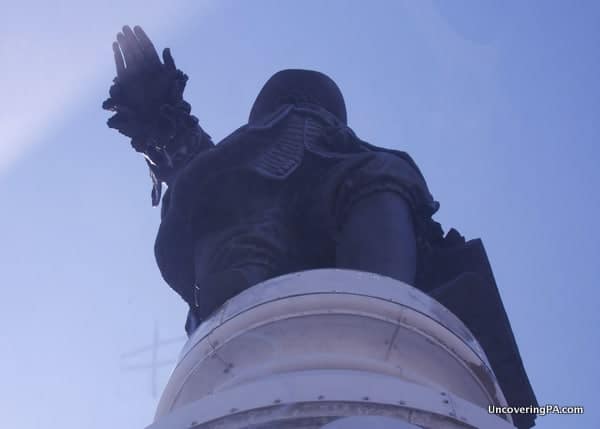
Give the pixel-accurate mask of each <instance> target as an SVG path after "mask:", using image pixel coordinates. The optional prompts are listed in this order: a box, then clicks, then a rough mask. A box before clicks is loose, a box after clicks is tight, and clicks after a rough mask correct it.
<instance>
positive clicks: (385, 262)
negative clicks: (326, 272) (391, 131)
mask: <svg viewBox="0 0 600 429" xmlns="http://www.w3.org/2000/svg"><path fill="white" fill-rule="evenodd" d="M329 176H330V177H329V181H328V182H329V183H328V184H327V185H326V187H325V195H326V197H325V198H326V199H327V200H329V201H330V202H332V204H330V207H332V209H333V210H332V219H333V221H332V223H333V225H334V240H335V243H336V266H338V267H341V268H349V269H356V270H362V271H369V272H374V273H378V274H382V275H385V276H389V277H392V278H395V279H398V280H401V281H404V282H407V283H409V284H412V285H414V284H415V276H416V271H417V257H418V246H417V243H418V242H419V240H422V239H423V236H422V231H421V230H420V228H419V227H418V225H421V224H422V222H421V221H422V220H423V217H424V216H427V214H426V213H427V210H428V207H429V205H431V204H433V199H432V198H431V195H430V194H429V192H428V190H427V186H426V184H425V182H424V181H423V179H422V177H421V176H420V175H419V173H418V172H417V171H416V170H415V168H414V167H413V166H412V165H411V164H410V163H408V162H407V161H406V160H404V159H403V158H401V157H398V156H396V155H393V154H389V153H380V152H378V153H366V154H360V155H357V156H356V157H351V158H348V159H347V160H344V161H342V162H340V163H339V164H338V165H336V167H335V168H334V169H332V170H331V171H330V172H329Z"/></svg>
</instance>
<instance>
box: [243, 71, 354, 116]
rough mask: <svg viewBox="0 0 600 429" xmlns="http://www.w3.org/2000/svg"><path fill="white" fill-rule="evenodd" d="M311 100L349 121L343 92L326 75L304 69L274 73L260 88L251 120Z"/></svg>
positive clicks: (251, 113)
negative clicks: (284, 106)
mask: <svg viewBox="0 0 600 429" xmlns="http://www.w3.org/2000/svg"><path fill="white" fill-rule="evenodd" d="M297 103H312V104H316V105H318V106H320V107H322V108H324V109H325V110H327V111H329V112H330V113H332V114H333V115H334V116H336V117H337V118H338V119H339V120H340V121H341V122H343V123H344V124H346V122H347V118H346V104H345V103H344V97H343V95H342V92H341V91H340V89H339V88H338V86H337V85H336V83H335V82H334V81H333V80H332V79H331V78H330V77H329V76H327V75H325V74H323V73H321V72H317V71H313V70H301V69H288V70H281V71H279V72H277V73H275V74H274V75H273V76H271V78H270V79H269V80H268V81H267V83H265V85H264V86H263V88H262V89H261V90H260V93H259V94H258V97H256V100H255V101H254V105H253V106H252V110H251V111H250V118H249V120H248V122H255V121H256V120H259V119H260V118H262V117H264V116H265V115H268V114H269V113H272V112H274V111H275V110H276V109H277V108H278V107H279V106H281V105H283V104H297Z"/></svg>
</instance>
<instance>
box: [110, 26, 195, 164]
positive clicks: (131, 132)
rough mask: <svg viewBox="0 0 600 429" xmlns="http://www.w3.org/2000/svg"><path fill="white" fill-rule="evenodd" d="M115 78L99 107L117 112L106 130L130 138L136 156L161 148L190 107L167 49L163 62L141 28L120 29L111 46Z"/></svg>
mask: <svg viewBox="0 0 600 429" xmlns="http://www.w3.org/2000/svg"><path fill="white" fill-rule="evenodd" d="M112 47H113V52H114V57H115V64H116V67H117V77H115V79H114V81H113V85H112V86H111V88H110V98H108V99H107V100H106V101H104V103H103V104H102V107H103V108H104V109H106V110H110V111H114V112H116V114H115V115H113V116H112V117H111V118H110V119H109V120H108V126H109V127H111V128H115V129H117V130H118V131H119V132H120V133H122V134H124V135H126V136H128V137H131V138H132V145H133V147H134V148H135V149H136V150H137V151H138V152H143V153H146V154H147V153H148V148H149V147H154V148H155V147H157V146H164V145H162V144H161V142H167V141H169V139H171V138H172V137H173V135H174V134H175V133H176V126H177V124H176V119H175V117H176V116H177V114H176V113H177V112H176V111H182V112H181V113H184V112H185V114H186V115H188V114H189V113H190V111H191V107H190V105H189V104H188V103H186V102H185V101H184V100H183V91H184V89H185V84H186V82H187V79H188V77H187V76H186V75H185V74H184V73H183V72H182V71H180V70H178V69H177V68H176V67H175V63H174V61H173V57H172V56H171V53H170V51H169V49H168V48H167V49H165V50H164V51H163V61H164V63H162V62H161V61H160V58H159V56H158V54H157V52H156V49H155V48H154V45H153V44H152V42H151V41H150V39H149V38H148V36H147V35H146V33H144V30H142V28H141V27H139V26H136V27H134V29H133V31H132V30H131V28H130V27H128V26H125V27H123V32H122V33H119V34H118V35H117V41H116V42H114V43H113V46H112Z"/></svg>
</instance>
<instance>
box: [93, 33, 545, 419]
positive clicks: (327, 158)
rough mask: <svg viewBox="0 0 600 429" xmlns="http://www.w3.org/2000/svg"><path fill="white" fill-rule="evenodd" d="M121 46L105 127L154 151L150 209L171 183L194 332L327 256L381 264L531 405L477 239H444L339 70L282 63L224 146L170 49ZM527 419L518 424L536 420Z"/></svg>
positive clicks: (426, 202)
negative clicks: (435, 308) (451, 319)
mask: <svg viewBox="0 0 600 429" xmlns="http://www.w3.org/2000/svg"><path fill="white" fill-rule="evenodd" d="M113 51H114V55H115V62H116V66H117V77H116V78H115V79H114V83H113V85H112V87H111V88H110V98H109V99H108V100H106V101H105V102H104V104H103V107H104V108H105V109H108V110H111V111H114V112H116V113H115V115H114V116H113V117H111V118H110V119H109V121H108V125H109V126H110V127H111V128H116V129H117V130H118V131H119V132H121V133H122V134H124V135H126V136H128V137H130V138H131V144H132V146H133V147H134V149H135V150H136V151H138V152H140V153H142V154H143V155H144V157H145V158H146V162H147V163H148V166H149V168H150V174H151V177H152V180H153V188H152V204H153V205H154V206H156V205H158V204H159V202H160V200H161V194H162V185H163V184H166V185H167V186H168V190H167V191H166V193H165V195H164V196H163V197H162V208H161V225H160V229H159V231H158V235H157V238H156V243H155V254H156V260H157V263H158V266H159V268H160V270H161V273H162V275H163V277H164V279H165V280H166V282H167V283H168V284H169V285H170V286H171V287H172V288H173V289H174V290H175V291H176V292H177V293H178V294H179V295H181V297H182V298H183V299H184V300H185V301H186V302H187V303H188V304H189V307H190V311H189V314H188V321H187V323H186V331H187V332H188V334H191V333H192V332H193V331H194V329H195V328H196V327H197V326H198V324H199V323H201V322H202V320H204V319H205V318H206V317H207V316H208V315H209V314H210V313H211V312H212V311H214V310H215V309H216V308H218V307H219V306H220V305H221V304H223V303H224V302H225V301H226V300H227V299H229V298H230V297H232V296H234V295H236V294H237V293H239V292H241V291H242V290H244V289H246V288H248V287H250V286H252V285H254V284H257V283H260V282H262V281H264V280H267V279H269V278H273V277H276V276H279V275H282V274H286V273H290V272H296V271H301V270H307V269H314V268H324V267H338V268H348V269H356V270H362V271H368V272H374V273H378V274H382V275H386V276H389V277H393V278H395V279H398V280H401V281H404V282H406V283H409V284H411V285H413V286H415V287H418V288H420V289H421V290H424V291H425V292H427V293H430V294H431V295H432V296H433V297H435V298H436V299H438V300H439V301H440V302H441V303H442V304H445V305H446V306H447V307H448V308H450V310H452V311H453V312H454V313H456V314H457V316H458V317H460V318H461V319H462V320H463V321H464V322H465V324H466V325H467V326H468V327H469V328H470V329H471V330H472V331H473V333H474V334H475V336H476V337H477V338H478V340H479V341H480V343H481V344H482V346H483V347H484V348H485V349H486V352H487V354H488V356H489V358H490V362H491V364H492V366H494V368H493V369H494V371H495V372H496V375H497V377H498V379H499V382H500V383H501V385H502V387H503V389H504V390H505V394H506V396H507V399H508V400H509V403H511V404H523V405H534V404H535V397H534V395H533V392H532V390H531V387H530V386H529V382H528V380H527V376H526V375H525V372H524V369H523V367H522V364H521V360H520V356H519V353H518V349H517V346H516V343H515V341H514V338H513V335H512V331H511V328H510V324H509V323H508V319H507V317H506V314H505V312H504V308H503V306H502V302H501V300H500V297H499V295H498V292H497V289H496V286H495V282H494V280H493V275H492V273H491V269H490V268H489V263H488V261H487V257H486V256H485V252H484V250H483V247H482V245H481V242H480V241H479V240H472V241H469V242H466V241H465V240H464V238H463V237H462V236H460V234H458V232H456V231H455V230H451V231H449V233H448V234H447V235H446V236H444V234H443V231H442V228H441V227H440V225H439V224H438V223H437V222H435V221H434V220H433V219H432V215H433V214H434V213H435V212H436V211H437V209H438V207H439V204H438V203H437V202H436V201H435V200H434V199H433V197H432V196H431V194H430V192H429V190H428V188H427V184H426V182H425V180H424V178H423V175H422V174H421V172H420V171H419V169H418V167H417V166H416V164H415V163H414V162H413V160H412V159H411V158H410V156H409V155H408V154H406V153H404V152H401V151H396V150H390V149H384V148H380V147H377V146H373V145H370V144H368V143H366V142H364V141H363V140H361V139H360V138H359V137H357V135H356V134H355V133H354V132H353V130H352V129H351V128H350V127H348V124H347V117H346V107H345V102H344V99H343V96H342V93H341V91H340V90H339V88H338V87H337V85H336V84H335V83H334V81H333V80H331V79H330V78H329V77H328V76H326V75H324V74H322V73H319V72H316V71H309V70H283V71H280V72H278V73H276V74H275V75H273V76H272V77H271V78H270V79H269V80H268V81H267V83H266V84H265V85H264V87H263V89H262V90H261V92H260V93H259V95H258V97H257V98H256V101H255V102H254V105H253V106H252V109H251V111H250V115H249V119H248V123H247V124H244V125H243V126H241V127H240V128H238V129H237V130H235V131H234V132H233V133H232V134H230V135H229V136H228V137H226V138H225V139H223V141H221V142H220V143H219V144H216V145H215V144H213V142H212V140H211V138H210V136H209V135H208V134H207V133H206V132H205V131H204V130H203V129H202V127H201V126H200V125H199V123H198V120H197V119H196V118H195V117H194V116H192V115H191V106H190V104H189V103H187V102H186V101H185V100H184V99H183V91H184V88H185V84H186V81H187V76H186V75H185V74H184V73H183V72H181V71H180V70H178V69H177V68H176V66H175V63H174V61H173V58H172V56H171V54H170V51H169V50H168V49H165V50H164V52H163V62H161V61H160V58H159V56H158V54H157V52H156V50H155V48H154V46H153V45H152V42H151V41H150V39H149V38H148V37H147V36H146V34H145V33H144V31H143V30H142V29H141V28H140V27H135V28H134V29H133V30H132V29H130V28H129V27H124V28H123V31H122V33H119V34H118V36H117V42H115V43H114V44H113ZM523 419H524V420H523V423H522V426H519V427H530V426H531V425H532V424H533V423H532V422H533V419H530V420H527V419H528V418H527V417H523ZM530 423H531V424H530ZM528 425H529V426H528Z"/></svg>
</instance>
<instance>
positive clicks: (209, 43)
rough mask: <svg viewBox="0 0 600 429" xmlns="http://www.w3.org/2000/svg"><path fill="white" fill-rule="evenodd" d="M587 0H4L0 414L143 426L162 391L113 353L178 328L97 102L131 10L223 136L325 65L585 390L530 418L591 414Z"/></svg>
mask: <svg viewBox="0 0 600 429" xmlns="http://www.w3.org/2000/svg"><path fill="white" fill-rule="evenodd" d="M123 3H125V5H124V4H123ZM599 22H600V3H597V2H593V1H588V2H583V1H567V0H564V1H562V2H555V1H541V0H540V1H530V2H523V1H502V2H500V1H499V2H484V1H476V0H473V1H466V0H460V1H457V0H453V1H449V0H448V1H442V0H439V1H430V0H421V1H399V0H398V1H396V0H394V1H387V2H384V1H373V2H366V1H327V2H324V1H320V0H314V1H304V2H292V1H275V0H273V1H252V2H250V1H241V0H238V1H228V0H227V1H218V2H217V1H212V2H200V1H191V0H190V1H169V2H166V1H163V2H159V1H155V0H152V1H148V0H146V1H141V0H136V1H129V2H109V1H105V2H102V3H99V2H87V4H84V3H83V2H76V1H74V0H69V1H58V2H56V1H55V2H42V1H41V0H38V1H19V2H13V4H11V5H3V6H2V16H1V17H0V57H1V58H2V69H1V70H2V71H1V72H0V73H1V74H0V91H1V93H2V96H3V103H1V105H0V129H1V132H2V139H1V140H0V191H1V194H2V196H3V201H4V202H3V204H2V210H1V212H0V243H2V245H1V246H0V272H1V273H2V277H1V279H2V289H0V290H1V293H2V296H1V297H0V338H1V339H2V340H1V341H0V358H1V359H2V361H1V362H2V365H0V371H1V372H0V380H1V384H0V385H1V386H2V388H1V389H0V395H1V396H0V404H1V405H0V410H1V413H0V414H1V415H2V419H3V421H2V423H0V424H1V425H2V426H3V427H12V428H22V429H34V428H35V429H37V428H40V427H48V428H54V427H57V428H58V427H60V428H64V429H71V428H73V429H75V428H77V429H79V428H81V427H86V428H90V429H96V428H97V429H104V428H106V427H112V428H117V429H120V428H123V429H131V428H142V427H144V426H146V425H148V424H150V423H151V421H152V416H153V412H154V408H155V405H156V401H157V398H154V397H153V396H152V383H151V376H150V372H149V371H143V370H130V369H127V367H126V366H127V365H137V364H140V365H144V364H147V363H148V362H149V361H150V358H151V355H150V353H142V354H140V355H136V356H133V357H128V358H123V357H122V354H123V353H126V352H129V351H132V350H136V349H137V348H139V347H142V346H145V345H147V344H149V343H150V342H151V341H152V338H153V335H154V329H155V328H154V326H155V325H156V326H157V327H158V328H157V329H158V333H159V334H160V336H161V337H163V338H175V339H177V338H179V337H181V336H182V335H183V324H184V320H185V306H184V304H183V303H182V302H181V301H180V300H179V298H178V296H176V295H175V294H174V293H173V292H171V290H170V289H169V288H168V287H167V286H166V285H165V284H164V283H163V282H162V280H161V278H160V275H159V272H158V270H157V268H156V266H155V263H154V257H153V252H152V246H153V242H154V235H155V233H156V229H157V226H158V221H159V212H158V210H157V209H153V208H151V207H150V187H151V183H150V179H149V177H148V174H147V171H146V166H145V164H144V162H143V160H142V159H141V158H140V157H139V156H138V155H137V154H135V153H134V152H133V150H132V149H131V148H130V147H129V143H128V141H127V139H125V138H124V137H122V136H120V135H118V134H117V133H115V132H114V131H112V130H109V129H108V128H107V127H106V126H105V122H106V119H107V118H108V116H109V115H108V113H107V112H103V111H102V110H101V109H100V105H101V102H102V100H103V99H104V98H106V96H107V93H108V87H109V86H110V83H111V80H112V78H113V75H114V70H113V66H112V53H111V47H110V45H111V42H112V40H113V38H114V35H115V34H116V32H117V31H119V29H120V27H121V26H122V25H123V24H130V25H134V24H140V25H142V26H143V27H144V28H145V29H146V30H147V32H148V34H149V35H150V37H151V38H152V39H153V40H154V41H155V44H156V46H157V47H159V48H162V47H165V46H170V47H171V48H172V52H173V55H174V57H175V61H176V63H177V65H178V66H179V67H180V68H182V69H183V70H184V71H185V72H186V73H187V74H188V75H189V76H190V82H189V85H188V90H187V91H186V98H187V99H188V100H189V101H190V102H191V103H192V105H193V109H194V113H195V114H196V115H197V116H198V117H199V118H200V120H201V122H202V124H203V126H204V128H205V129H206V130H207V131H208V132H209V133H210V134H211V135H212V136H213V138H214V139H215V140H219V139H221V138H222V137H224V136H225V135H227V134H228V133H229V132H230V131H232V130H233V129H234V128H236V127H238V126H239V125H242V124H243V123H244V122H245V120H246V118H247V115H248V112H249V109H250V106H251V103H252V101H253V99H254V97H255V96H256V94H257V92H258V90H259V89H260V87H261V86H262V84H263V83H264V82H265V81H266V79H267V78H268V77H269V76H270V75H271V74H272V73H274V72H275V71H277V70H279V69H282V68H293V67H302V68H313V69H318V70H320V71H323V72H325V73H328V74H329V75H330V76H332V77H333V78H334V79H335V80H336V81H337V82H338V84H339V86H340V87H341V89H342V91H343V92H344V94H345V97H346V101H347V104H348V111H349V122H350V125H351V126H352V127H353V128H354V130H355V131H356V132H357V134H358V135H359V136H361V137H362V138H363V139H365V140H367V141H369V142H371V143H373V144H376V145H380V146H386V147H390V148H398V149H402V150H406V151H408V152H409V153H410V154H411V155H412V156H413V157H414V158H415V160H416V161H417V163H418V164H419V166H420V167H421V169H422V170H423V172H424V174H425V176H426V178H427V180H428V183H429V186H430V189H431V191H432V193H433V194H434V196H435V197H436V199H437V200H439V201H440V202H441V209H440V211H439V213H438V215H437V216H436V218H437V220H438V221H440V222H441V223H442V224H443V226H444V228H445V229H449V228H450V227H456V228H457V229H459V230H460V231H461V232H462V233H463V234H464V235H466V236H467V237H468V238H475V237H481V238H482V239H483V241H484V243H485V246H486V248H487V251H488V254H489V257H490V259H491V262H492V265H493V268H494V272H495V276H496V280H497V282H498V285H499V288H500V292H501V294H502V297H503V300H504V304H505V307H506V310H507V312H508V315H509V318H510V320H511V323H512V326H513V330H514V332H515V336H516V339H517V342H518V344H519V347H520V350H521V354H522V357H523V360H524V363H525V366H526V369H527V371H528V374H529V377H530V379H531V382H532V385H533V387H534V390H535V392H536V394H537V397H538V400H539V402H540V404H543V405H545V404H558V405H584V406H585V407H586V410H585V414H584V415H583V416H552V415H550V416H545V417H539V418H538V425H537V427H539V428H541V429H559V428H560V429H562V428H565V427H577V428H590V429H594V428H598V427H600V411H598V407H597V404H596V402H597V400H598V398H600V387H599V386H600V372H599V370H598V366H597V356H598V353H599V352H600V347H599V346H600V341H599V340H600V338H599V335H598V331H597V329H598V327H599V326H600V316H599V312H598V305H597V301H598V298H599V295H600V294H599V293H598V285H597V282H598V280H599V279H600V268H599V267H600V264H599V263H598V262H599V261H598V259H599V255H600V251H599V250H598V247H599V245H598V243H599V242H600V234H599V232H598V227H597V222H598V221H597V219H600V197H599V195H600V194H599V192H598V191H597V189H596V188H597V187H598V185H600V174H599V173H598V171H597V167H598V163H599V161H600V148H599V143H600V120H599V113H600V83H599V81H598V79H599V77H600V25H598V23H599ZM181 345H182V343H181V342H177V341H175V342H174V343H172V344H170V345H167V346H165V347H163V348H162V349H161V350H160V356H159V359H160V360H165V361H172V360H173V359H175V358H176V356H177V353H178V351H179V349H180V347H181ZM169 370H170V366H168V365H167V366H164V367H162V368H161V369H160V371H159V373H158V384H159V386H158V387H159V390H160V388H162V386H163V385H164V383H165V382H166V380H167V378H168V374H169Z"/></svg>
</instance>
